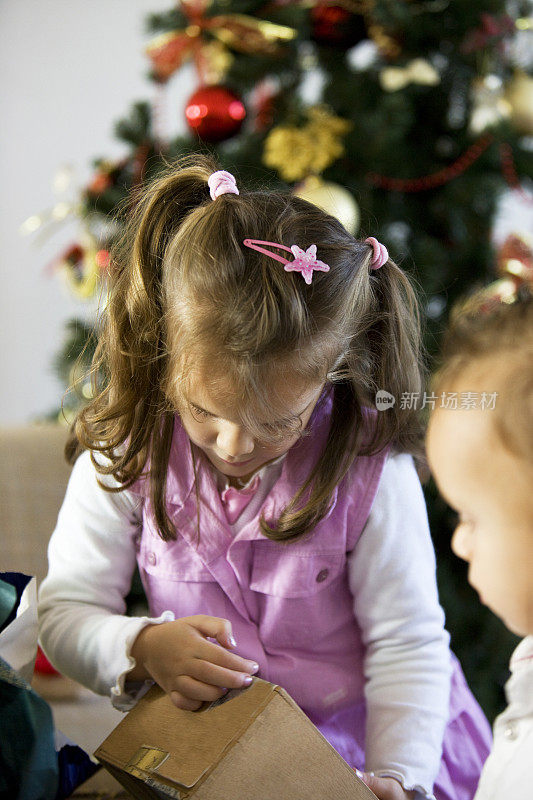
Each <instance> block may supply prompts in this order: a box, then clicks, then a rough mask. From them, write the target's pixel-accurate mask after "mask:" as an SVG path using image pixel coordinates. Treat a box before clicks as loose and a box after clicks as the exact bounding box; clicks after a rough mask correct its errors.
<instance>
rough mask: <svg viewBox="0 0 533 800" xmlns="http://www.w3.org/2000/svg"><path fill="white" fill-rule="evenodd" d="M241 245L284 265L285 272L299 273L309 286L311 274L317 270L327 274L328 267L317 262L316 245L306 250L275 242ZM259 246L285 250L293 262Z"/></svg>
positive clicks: (260, 241)
mask: <svg viewBox="0 0 533 800" xmlns="http://www.w3.org/2000/svg"><path fill="white" fill-rule="evenodd" d="M242 243H243V245H244V246H245V247H250V248H251V249H252V250H257V251H258V252H259V253H264V254H265V255H266V256H270V258H275V259H276V261H280V262H281V263H282V264H283V265H284V269H285V271H286V272H300V273H301V275H302V278H303V279H304V281H305V282H306V283H307V284H310V283H311V281H312V279H313V272H314V271H315V270H319V271H320V272H329V267H328V265H327V264H325V263H324V262H323V261H319V260H318V259H317V257H316V244H312V245H310V246H309V247H308V248H307V250H302V249H301V248H300V247H298V245H297V244H293V245H291V247H286V246H285V245H284V244H277V243H276V242H265V241H263V240H262V239H243V242H242ZM261 244H268V245H270V247H279V248H281V250H286V251H287V252H288V253H292V254H293V256H294V259H293V261H289V259H288V258H285V257H284V256H280V255H278V254H277V253H271V252H270V250H266V249H265V248H264V247H259V245H261Z"/></svg>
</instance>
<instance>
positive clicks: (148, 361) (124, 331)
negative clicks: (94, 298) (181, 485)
mask: <svg viewBox="0 0 533 800" xmlns="http://www.w3.org/2000/svg"><path fill="white" fill-rule="evenodd" d="M215 169H216V164H215V162H214V161H213V160H212V159H211V158H210V157H208V156H205V157H202V156H198V155H195V156H191V157H185V158H184V159H181V160H180V161H179V162H178V164H173V165H172V166H171V167H170V168H169V169H168V170H167V171H166V172H165V173H163V174H161V175H160V176H159V177H158V178H157V179H156V180H155V181H154V182H153V183H152V184H151V185H150V186H149V187H148V188H147V189H146V190H145V194H144V195H143V197H142V198H140V199H138V201H137V203H136V206H135V209H134V211H133V213H132V214H131V216H130V219H129V220H128V222H127V224H126V228H125V232H124V235H123V236H122V238H121V240H120V241H119V242H118V244H117V245H116V247H115V248H114V250H113V252H112V254H111V267H110V283H109V294H108V301H107V305H106V308H105V311H104V314H103V323H102V326H101V332H100V334H99V339H98V345H97V348H96V352H95V356H94V360H93V364H92V383H93V398H94V399H93V400H92V401H91V402H90V403H89V405H88V406H86V407H85V408H84V409H82V410H81V411H80V413H79V414H78V416H77V418H76V420H75V423H74V426H73V431H72V436H71V438H70V440H69V443H68V445H67V449H66V455H67V458H69V457H70V459H73V458H75V457H76V456H77V455H78V454H79V452H81V450H83V449H90V450H91V453H92V458H93V463H94V465H95V467H96V469H97V471H98V472H99V473H100V474H102V475H113V476H114V477H115V478H116V479H117V481H118V482H119V484H120V486H119V487H117V488H116V489H114V490H113V491H121V490H122V489H126V488H128V487H131V486H132V485H133V484H134V483H135V482H136V481H137V480H138V479H139V478H141V477H148V476H149V478H150V481H149V487H150V498H151V502H152V505H153V508H154V513H155V517H156V521H157V524H158V527H159V529H160V531H161V535H162V536H163V538H164V539H171V538H175V532H174V529H173V527H172V524H171V523H170V520H169V519H168V516H167V513H166V510H165V484H166V475H167V465H168V458H169V453H170V447H171V442H172V434H173V427H174V412H173V410H172V409H171V408H170V407H169V403H168V400H167V398H166V395H165V381H166V377H167V368H168V356H169V353H168V346H167V341H166V333H165V313H164V308H163V286H162V269H163V261H164V258H165V253H166V252H167V249H168V247H169V244H170V242H171V241H172V240H173V239H174V237H175V236H176V234H177V232H178V229H179V228H180V226H181V225H182V223H183V221H184V219H185V218H186V217H187V216H188V214H189V213H190V212H191V211H192V210H193V209H195V208H197V207H198V206H200V205H202V204H204V203H205V204H207V203H208V202H210V197H209V188H208V185H207V179H208V177H209V175H210V174H211V173H212V172H213V171H214V170H215ZM96 454H101V455H102V456H103V459H102V458H97V457H96ZM148 463H149V465H150V467H149V472H148V473H143V470H145V468H146V467H147V464H148Z"/></svg>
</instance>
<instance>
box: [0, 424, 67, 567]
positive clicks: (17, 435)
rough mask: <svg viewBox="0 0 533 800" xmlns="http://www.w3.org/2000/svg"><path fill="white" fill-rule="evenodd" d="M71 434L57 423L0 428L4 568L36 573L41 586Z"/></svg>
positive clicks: (1, 563) (0, 549) (63, 485)
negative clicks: (64, 452) (66, 445)
mask: <svg viewBox="0 0 533 800" xmlns="http://www.w3.org/2000/svg"><path fill="white" fill-rule="evenodd" d="M67 435H68V429H67V427H66V426H61V425H59V424H56V425H53V424H42V425H37V424H35V425H23V426H20V427H12V428H5V427H4V428H1V429H0V503H1V513H0V542H1V547H0V569H1V570H3V571H17V572H24V573H26V574H27V575H35V576H36V578H37V582H38V583H40V582H41V581H42V579H43V578H44V576H45V575H46V572H47V559H46V549H47V546H48V540H49V539H50V535H51V533H52V531H53V530H54V527H55V523H56V520H57V513H58V511H59V508H60V506H61V502H62V499H63V496H64V494H65V488H66V486H67V482H68V478H69V474H70V467H69V465H68V464H67V462H66V461H65V458H64V456H63V448H64V446H65V441H66V439H67Z"/></svg>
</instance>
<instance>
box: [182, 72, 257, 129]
mask: <svg viewBox="0 0 533 800" xmlns="http://www.w3.org/2000/svg"><path fill="white" fill-rule="evenodd" d="M245 117H246V109H245V107H244V105H243V102H242V100H241V99H240V98H239V97H238V96H237V95H236V94H235V92H232V91H231V89H227V88H226V87H225V86H202V88H201V89H198V90H197V91H196V92H194V94H193V95H191V97H190V98H189V100H188V101H187V105H186V107H185V118H186V120H187V124H188V125H189V128H190V129H191V130H192V131H193V133H196V134H197V135H198V136H199V137H200V139H203V141H205V142H222V141H224V139H229V138H230V137H231V136H235V134H236V133H238V132H239V130H240V128H241V125H242V123H243V121H244V118H245Z"/></svg>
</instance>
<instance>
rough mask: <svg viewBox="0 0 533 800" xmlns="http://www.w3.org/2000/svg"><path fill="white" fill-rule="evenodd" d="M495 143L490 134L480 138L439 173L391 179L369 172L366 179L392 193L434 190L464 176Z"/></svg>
mask: <svg viewBox="0 0 533 800" xmlns="http://www.w3.org/2000/svg"><path fill="white" fill-rule="evenodd" d="M493 141H494V137H493V136H492V134H490V133H488V134H485V135H484V136H480V138H479V139H478V140H477V141H476V142H474V143H473V144H471V145H470V147H469V148H468V150H466V151H465V152H464V153H463V155H462V156H459V158H458V159H457V160H456V161H454V162H453V164H450V166H449V167H445V168H444V169H439V170H438V172H433V173H432V174H431V175H424V176H423V177H421V178H405V179H404V178H389V177H387V176H386V175H379V174H378V173H377V172H368V173H367V174H366V175H365V178H366V180H367V181H368V182H369V183H372V184H373V185H374V186H377V187H378V188H380V189H388V190H390V191H392V192H423V191H425V190H426V189H434V188H435V187H436V186H443V185H444V184H445V183H449V182H450V181H452V180H453V179H454V178H457V177H458V175H462V174H463V172H465V171H466V170H467V169H468V168H469V167H471V166H472V164H473V163H474V162H475V161H477V159H478V158H479V157H480V156H481V155H482V154H483V153H484V152H485V150H486V149H487V147H488V146H489V145H490V144H492V142H493Z"/></svg>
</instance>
